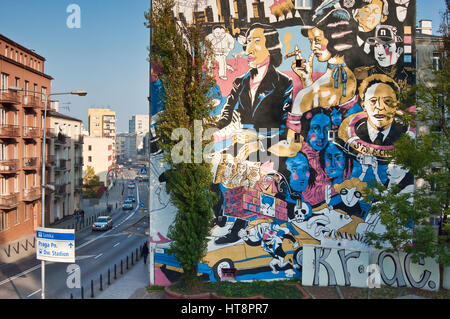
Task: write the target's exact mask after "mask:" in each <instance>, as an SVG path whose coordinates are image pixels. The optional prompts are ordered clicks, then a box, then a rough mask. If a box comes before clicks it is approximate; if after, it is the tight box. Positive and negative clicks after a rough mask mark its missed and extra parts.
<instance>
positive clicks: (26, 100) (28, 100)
mask: <svg viewBox="0 0 450 319" xmlns="http://www.w3.org/2000/svg"><path fill="white" fill-rule="evenodd" d="M43 105H44V103H43V102H42V101H41V97H40V96H33V95H25V96H24V97H23V107H27V108H41V107H43Z"/></svg>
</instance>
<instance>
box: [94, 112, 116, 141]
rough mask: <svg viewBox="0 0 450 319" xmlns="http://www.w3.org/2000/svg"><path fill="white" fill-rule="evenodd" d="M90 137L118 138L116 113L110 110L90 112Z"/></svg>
mask: <svg viewBox="0 0 450 319" xmlns="http://www.w3.org/2000/svg"><path fill="white" fill-rule="evenodd" d="M88 121H89V136H96V137H112V138H114V137H115V136H116V112H115V111H111V110H110V109H94V108H90V109H89V110H88Z"/></svg>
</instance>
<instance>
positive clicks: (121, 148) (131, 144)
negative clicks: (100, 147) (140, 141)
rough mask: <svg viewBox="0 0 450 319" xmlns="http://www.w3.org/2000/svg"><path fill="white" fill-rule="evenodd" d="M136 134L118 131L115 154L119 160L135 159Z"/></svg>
mask: <svg viewBox="0 0 450 319" xmlns="http://www.w3.org/2000/svg"><path fill="white" fill-rule="evenodd" d="M136 144H137V134H136V133H119V134H117V136H116V154H117V158H118V160H119V161H121V162H122V161H127V160H135V159H136V158H137V147H136Z"/></svg>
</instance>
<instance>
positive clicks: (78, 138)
mask: <svg viewBox="0 0 450 319" xmlns="http://www.w3.org/2000/svg"><path fill="white" fill-rule="evenodd" d="M73 142H74V143H75V146H79V145H80V144H83V142H84V138H83V135H82V134H80V135H77V136H75V137H74V138H73Z"/></svg>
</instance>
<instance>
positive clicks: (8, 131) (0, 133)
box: [0, 124, 20, 138]
mask: <svg viewBox="0 0 450 319" xmlns="http://www.w3.org/2000/svg"><path fill="white" fill-rule="evenodd" d="M15 137H20V128H19V125H11V124H0V138H15Z"/></svg>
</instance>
